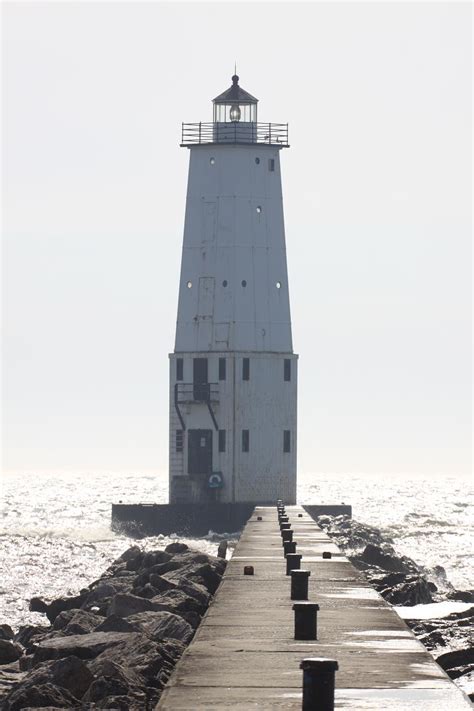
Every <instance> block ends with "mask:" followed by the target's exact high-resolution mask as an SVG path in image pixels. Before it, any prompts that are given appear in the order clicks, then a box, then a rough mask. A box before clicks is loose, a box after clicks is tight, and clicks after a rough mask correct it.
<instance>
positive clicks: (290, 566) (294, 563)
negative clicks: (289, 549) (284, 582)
mask: <svg viewBox="0 0 474 711" xmlns="http://www.w3.org/2000/svg"><path fill="white" fill-rule="evenodd" d="M302 557H303V556H302V555H301V554H300V553H288V555H287V556H286V574H287V575H290V574H291V571H292V570H299V568H301V558H302Z"/></svg>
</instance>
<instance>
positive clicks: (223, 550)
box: [217, 541, 227, 558]
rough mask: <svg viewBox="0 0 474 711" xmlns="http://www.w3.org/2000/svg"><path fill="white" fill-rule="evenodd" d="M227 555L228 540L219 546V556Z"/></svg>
mask: <svg viewBox="0 0 474 711" xmlns="http://www.w3.org/2000/svg"><path fill="white" fill-rule="evenodd" d="M226 555H227V541H221V542H220V543H219V546H218V548H217V557H218V558H225V557H226Z"/></svg>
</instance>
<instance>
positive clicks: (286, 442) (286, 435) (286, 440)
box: [283, 430, 291, 454]
mask: <svg viewBox="0 0 474 711" xmlns="http://www.w3.org/2000/svg"><path fill="white" fill-rule="evenodd" d="M283 451H284V452H285V454H288V452H291V432H290V430H283Z"/></svg>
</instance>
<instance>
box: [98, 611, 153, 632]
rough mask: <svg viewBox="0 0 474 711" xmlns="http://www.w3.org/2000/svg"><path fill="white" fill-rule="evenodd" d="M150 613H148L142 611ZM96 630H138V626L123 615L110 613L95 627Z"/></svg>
mask: <svg viewBox="0 0 474 711" xmlns="http://www.w3.org/2000/svg"><path fill="white" fill-rule="evenodd" d="M142 614H150V613H146V612H145V613H142ZM95 631H96V632H139V631H140V628H139V627H138V626H137V625H134V624H132V623H131V622H130V619H126V618H125V617H119V616H118V615H110V616H109V617H106V618H105V620H104V621H103V622H101V623H100V625H99V626H98V627H96V628H95Z"/></svg>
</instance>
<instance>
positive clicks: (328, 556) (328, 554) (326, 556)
mask: <svg viewBox="0 0 474 711" xmlns="http://www.w3.org/2000/svg"><path fill="white" fill-rule="evenodd" d="M323 558H326V559H329V558H332V553H331V552H330V551H323Z"/></svg>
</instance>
